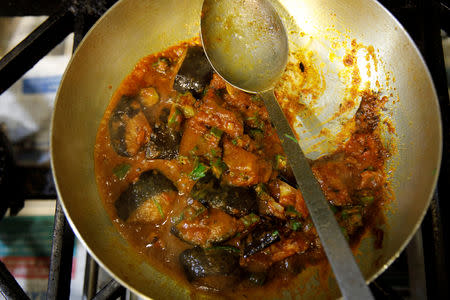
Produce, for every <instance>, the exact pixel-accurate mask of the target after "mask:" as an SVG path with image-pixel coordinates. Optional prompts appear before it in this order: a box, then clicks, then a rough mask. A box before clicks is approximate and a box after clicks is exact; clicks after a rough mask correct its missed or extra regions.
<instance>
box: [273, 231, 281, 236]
mask: <svg viewBox="0 0 450 300" xmlns="http://www.w3.org/2000/svg"><path fill="white" fill-rule="evenodd" d="M272 236H273V237H277V236H280V233H279V232H278V230H275V231H274V232H272Z"/></svg>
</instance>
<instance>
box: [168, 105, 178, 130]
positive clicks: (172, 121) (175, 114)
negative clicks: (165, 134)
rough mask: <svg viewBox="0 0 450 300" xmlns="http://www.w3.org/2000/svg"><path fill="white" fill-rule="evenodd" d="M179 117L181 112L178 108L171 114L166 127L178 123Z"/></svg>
mask: <svg viewBox="0 0 450 300" xmlns="http://www.w3.org/2000/svg"><path fill="white" fill-rule="evenodd" d="M179 115H181V112H180V110H179V109H178V108H175V111H174V112H173V114H172V116H171V117H170V119H169V121H168V122H167V125H169V126H172V125H175V124H177V123H178V116H179Z"/></svg>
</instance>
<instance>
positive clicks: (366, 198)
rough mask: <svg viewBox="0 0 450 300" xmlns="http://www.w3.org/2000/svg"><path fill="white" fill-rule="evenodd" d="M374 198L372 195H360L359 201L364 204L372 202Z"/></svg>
mask: <svg viewBox="0 0 450 300" xmlns="http://www.w3.org/2000/svg"><path fill="white" fill-rule="evenodd" d="M374 199H375V198H374V197H373V196H364V197H361V202H362V203H364V204H370V203H372V202H373V200H374Z"/></svg>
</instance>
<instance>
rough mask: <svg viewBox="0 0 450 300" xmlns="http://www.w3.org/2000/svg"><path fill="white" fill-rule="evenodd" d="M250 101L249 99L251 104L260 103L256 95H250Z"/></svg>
mask: <svg viewBox="0 0 450 300" xmlns="http://www.w3.org/2000/svg"><path fill="white" fill-rule="evenodd" d="M250 99H251V100H252V101H253V102H261V98H260V97H259V96H258V95H251V96H250Z"/></svg>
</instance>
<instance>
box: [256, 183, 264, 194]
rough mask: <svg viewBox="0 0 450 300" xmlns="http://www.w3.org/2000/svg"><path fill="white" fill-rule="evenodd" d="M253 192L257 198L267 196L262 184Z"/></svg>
mask: <svg viewBox="0 0 450 300" xmlns="http://www.w3.org/2000/svg"><path fill="white" fill-rule="evenodd" d="M255 191H256V195H257V196H261V195H263V194H267V188H266V186H265V184H264V183H258V184H257V185H256V187H255Z"/></svg>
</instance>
